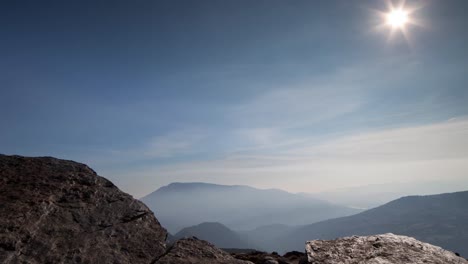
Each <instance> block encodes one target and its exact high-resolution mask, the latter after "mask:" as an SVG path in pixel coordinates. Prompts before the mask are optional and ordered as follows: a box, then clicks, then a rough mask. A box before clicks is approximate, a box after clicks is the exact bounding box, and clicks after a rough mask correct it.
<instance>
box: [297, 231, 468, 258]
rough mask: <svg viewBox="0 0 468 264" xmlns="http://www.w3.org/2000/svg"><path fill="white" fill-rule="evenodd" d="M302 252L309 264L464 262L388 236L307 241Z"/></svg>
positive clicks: (447, 253)
mask: <svg viewBox="0 0 468 264" xmlns="http://www.w3.org/2000/svg"><path fill="white" fill-rule="evenodd" d="M306 252H307V257H308V261H309V263H315V264H338V263H339V264H351V263H353V264H354V263H356V264H357V263H362V264H390V263H408V264H409V263H411V264H423V263H431V264H447V263H453V264H455V263H459V264H466V263H468V261H467V260H465V259H463V258H461V257H458V256H456V255H455V254H454V253H453V252H450V251H447V250H444V249H442V248H440V247H437V246H433V245H431V244H427V243H423V242H421V241H418V240H416V239H414V238H411V237H406V236H398V235H394V234H391V233H389V234H383V235H375V236H361V237H358V236H353V237H344V238H340V239H336V240H328V241H326V240H313V241H308V242H307V243H306Z"/></svg>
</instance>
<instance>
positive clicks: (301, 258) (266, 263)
mask: <svg viewBox="0 0 468 264" xmlns="http://www.w3.org/2000/svg"><path fill="white" fill-rule="evenodd" d="M231 255H232V256H234V257H235V258H237V259H242V260H247V261H250V262H253V263H255V264H306V263H307V257H306V254H305V253H303V252H298V251H291V252H288V253H286V254H284V255H283V256H281V255H279V254H278V253H276V252H272V253H266V252H262V251H252V252H246V253H231Z"/></svg>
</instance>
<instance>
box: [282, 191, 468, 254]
mask: <svg viewBox="0 0 468 264" xmlns="http://www.w3.org/2000/svg"><path fill="white" fill-rule="evenodd" d="M388 232H391V233H394V234H400V235H406V236H412V237H415V238H416V239H418V240H421V241H423V242H427V243H430V244H434V245H438V246H441V247H443V248H446V249H449V250H452V251H455V252H459V253H461V254H462V255H463V256H468V246H467V245H468V191H464V192H456V193H445V194H437V195H428V196H407V197H402V198H400V199H397V200H394V201H391V202H389V203H387V204H385V205H382V206H379V207H376V208H374V209H370V210H367V211H364V212H362V213H359V214H356V215H352V216H347V217H341V218H336V219H331V220H325V221H322V222H318V223H314V224H310V225H306V226H302V227H297V228H292V229H291V230H290V232H287V233H285V235H283V236H281V237H278V238H277V239H278V240H279V241H281V242H282V245H284V247H283V248H282V250H292V249H300V248H302V247H303V245H304V241H306V240H311V239H334V238H337V237H343V236H352V235H373V234H382V233H388Z"/></svg>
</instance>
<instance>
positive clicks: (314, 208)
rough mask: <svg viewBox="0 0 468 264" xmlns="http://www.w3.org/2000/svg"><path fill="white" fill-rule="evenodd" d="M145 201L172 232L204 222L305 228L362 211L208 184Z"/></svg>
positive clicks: (171, 188) (182, 186) (184, 186)
mask: <svg viewBox="0 0 468 264" xmlns="http://www.w3.org/2000/svg"><path fill="white" fill-rule="evenodd" d="M141 200H142V201H143V202H144V203H145V204H147V205H148V206H149V207H150V208H151V209H152V210H153V211H154V212H156V213H157V215H158V219H159V220H160V221H161V223H162V224H163V225H164V226H165V227H166V228H167V229H168V230H169V231H170V232H171V233H176V232H178V231H180V230H181V229H182V228H185V227H188V226H193V225H198V224H200V223H204V222H219V223H222V224H224V225H226V226H227V227H229V228H231V229H233V230H251V229H255V228H257V227H259V226H265V225H272V224H285V225H305V224H310V223H314V222H318V221H322V220H325V219H330V218H335V217H340V216H346V215H351V214H355V213H357V212H360V211H361V210H358V209H354V208H350V207H345V206H340V205H335V204H331V203H329V202H326V201H323V200H320V199H316V198H313V197H307V196H304V195H299V194H293V193H289V192H286V191H282V190H278V189H268V190H261V189H256V188H252V187H249V186H241V185H234V186H228V185H216V184H208V183H172V184H169V185H167V186H164V187H161V188H160V189H158V190H156V191H155V192H153V193H151V194H149V195H147V196H145V197H143V198H142V199H141Z"/></svg>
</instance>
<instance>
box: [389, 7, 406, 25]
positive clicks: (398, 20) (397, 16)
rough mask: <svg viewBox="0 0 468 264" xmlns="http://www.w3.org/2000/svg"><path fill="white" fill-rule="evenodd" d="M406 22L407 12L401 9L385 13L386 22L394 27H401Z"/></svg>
mask: <svg viewBox="0 0 468 264" xmlns="http://www.w3.org/2000/svg"><path fill="white" fill-rule="evenodd" d="M407 22H408V12H406V11H405V10H402V9H398V10H392V11H390V13H388V14H387V24H388V25H390V26H392V27H394V28H402V27H404V26H405V24H406V23H407Z"/></svg>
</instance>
